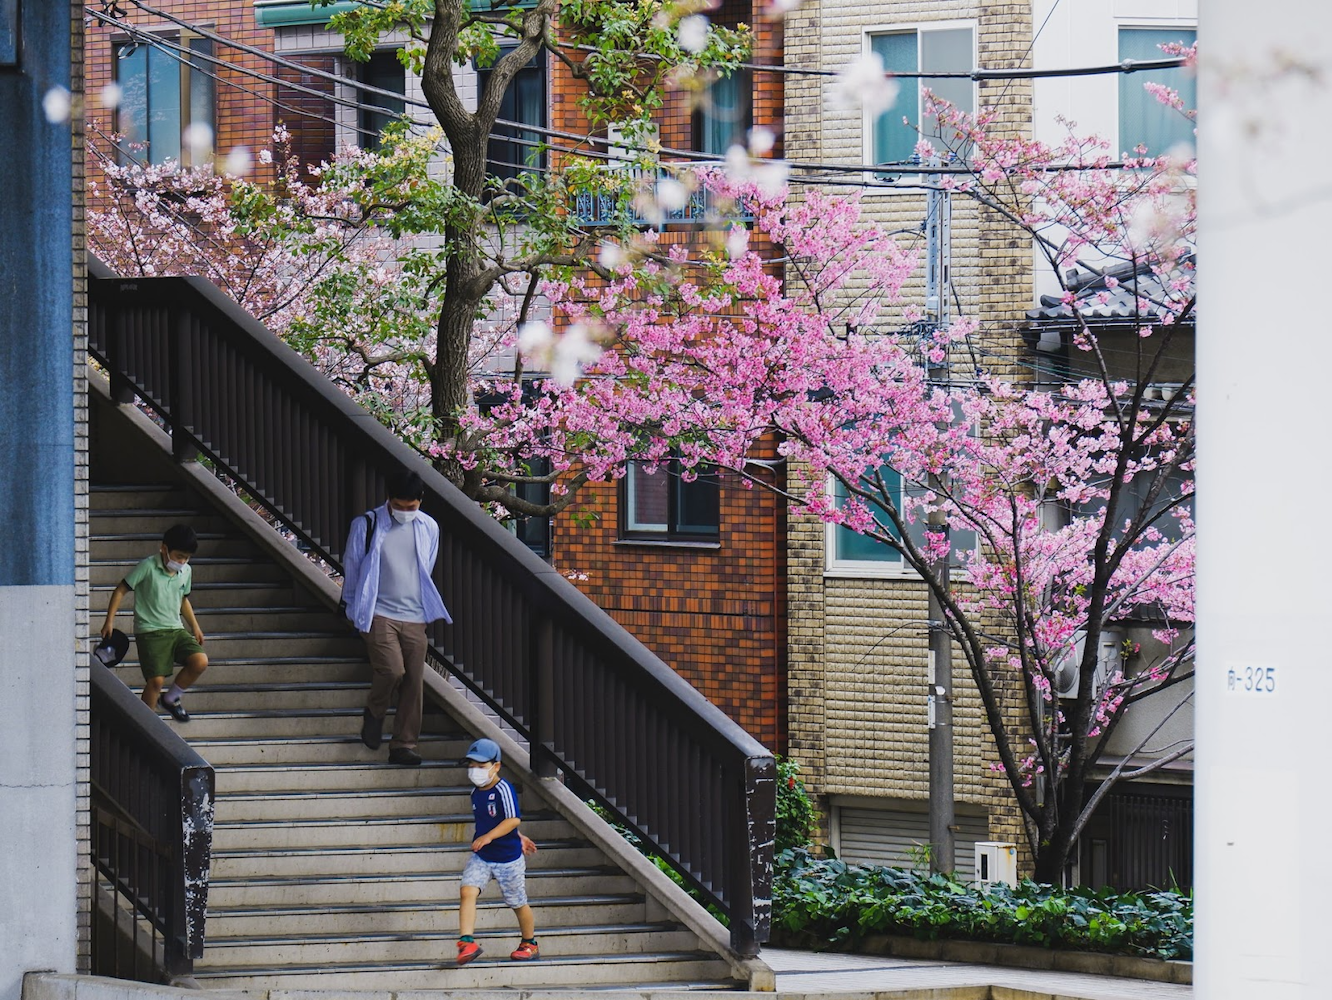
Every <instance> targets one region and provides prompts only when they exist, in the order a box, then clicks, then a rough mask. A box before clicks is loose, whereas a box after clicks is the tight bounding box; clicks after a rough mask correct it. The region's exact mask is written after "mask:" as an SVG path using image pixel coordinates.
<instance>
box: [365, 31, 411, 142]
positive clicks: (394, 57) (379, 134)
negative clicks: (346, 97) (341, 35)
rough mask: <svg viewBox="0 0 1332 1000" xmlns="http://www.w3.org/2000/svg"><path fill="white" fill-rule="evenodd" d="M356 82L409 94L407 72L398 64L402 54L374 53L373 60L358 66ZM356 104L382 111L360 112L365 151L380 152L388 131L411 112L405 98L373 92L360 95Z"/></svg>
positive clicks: (391, 52) (386, 51)
mask: <svg viewBox="0 0 1332 1000" xmlns="http://www.w3.org/2000/svg"><path fill="white" fill-rule="evenodd" d="M356 78H357V80H359V81H360V82H361V83H364V84H365V85H366V86H369V87H378V88H379V89H380V90H391V91H393V93H395V94H401V95H405V94H406V93H407V71H406V69H405V68H404V67H403V65H402V63H401V62H399V61H398V53H397V52H396V51H394V50H391V49H384V50H382V51H379V52H375V53H372V54H371V56H370V58H369V60H368V61H366V62H363V63H358V64H357V69H356ZM356 100H357V102H358V103H360V104H361V105H372V106H373V107H374V108H377V109H382V110H371V109H370V108H368V107H364V106H363V107H361V108H360V109H359V111H358V112H357V122H356V124H357V126H358V127H359V128H360V130H361V131H360V132H359V133H357V140H356V142H357V145H359V146H360V147H361V148H362V149H379V147H380V146H381V145H382V144H383V135H384V129H386V128H388V126H389V124H390V123H392V122H394V121H396V120H397V119H398V118H400V117H401V116H402V114H403V113H404V112H405V111H406V110H407V103H406V102H405V101H404V100H403V98H402V97H388V96H386V95H384V94H374V93H370V92H369V91H364V90H358V91H356Z"/></svg>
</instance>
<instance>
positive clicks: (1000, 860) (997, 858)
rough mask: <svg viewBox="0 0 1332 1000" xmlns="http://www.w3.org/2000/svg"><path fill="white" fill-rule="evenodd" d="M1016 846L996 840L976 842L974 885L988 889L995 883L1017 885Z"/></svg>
mask: <svg viewBox="0 0 1332 1000" xmlns="http://www.w3.org/2000/svg"><path fill="white" fill-rule="evenodd" d="M1017 880H1018V877H1017V845H1016V844H1005V843H1003V842H1002V841H998V840H978V841H976V884H977V885H978V886H980V888H982V889H988V888H989V887H990V886H992V885H994V884H995V883H997V882H1007V883H1008V884H1009V885H1017Z"/></svg>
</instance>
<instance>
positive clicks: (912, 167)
mask: <svg viewBox="0 0 1332 1000" xmlns="http://www.w3.org/2000/svg"><path fill="white" fill-rule="evenodd" d="M130 2H132V3H134V4H135V5H136V6H137V7H139V8H140V9H142V10H143V11H144V12H145V13H152V14H154V15H155V16H161V17H164V18H166V19H167V20H170V21H171V22H172V23H174V24H177V25H178V26H180V27H184V28H188V29H189V30H190V31H191V32H194V33H197V34H199V35H201V36H202V37H206V38H209V39H211V40H213V41H215V42H218V43H219V44H222V45H225V46H227V47H230V48H235V49H237V50H238V51H243V52H247V53H249V54H251V55H255V56H257V57H259V58H262V59H265V60H267V61H269V62H271V63H273V64H274V65H279V66H283V67H285V68H289V69H294V70H297V71H299V72H301V73H306V74H309V75H312V76H315V77H318V78H321V79H326V80H329V81H330V82H334V83H338V84H342V85H344V86H347V87H352V88H355V89H359V90H363V91H368V92H371V93H374V94H377V95H382V96H387V97H391V98H392V99H393V100H395V101H401V102H402V103H404V104H410V105H411V106H413V107H423V108H427V109H429V104H428V103H427V102H424V101H419V100H416V99H414V98H409V97H406V96H405V95H402V94H398V93H397V92H395V91H390V90H385V89H383V88H379V87H373V86H371V85H369V84H365V83H363V82H361V81H359V80H355V79H353V78H349V77H345V76H341V75H338V74H334V73H328V72H326V71H323V70H319V69H317V68H315V67H310V66H305V65H302V64H300V63H297V62H293V61H291V60H288V59H284V58H282V57H281V56H277V55H276V54H273V53H268V52H265V51H264V50H262V49H258V48H255V47H253V46H248V45H244V44H242V43H239V42H236V41H235V40H234V39H231V38H228V37H227V36H225V35H221V34H219V33H217V32H214V31H211V30H210V29H208V28H206V27H203V26H202V25H197V24H195V23H194V22H191V21H188V20H185V19H183V18H178V17H175V16H174V15H168V14H165V13H163V12H161V11H159V10H158V9H157V8H155V7H152V6H150V5H148V4H145V3H143V2H142V0H130ZM85 10H86V11H87V12H88V13H89V14H90V15H92V16H93V17H95V18H97V19H98V20H100V21H102V22H103V23H107V24H114V25H116V26H118V27H120V28H121V29H123V30H126V31H128V32H129V33H131V34H133V35H135V36H136V37H140V38H142V39H143V40H144V41H145V42H147V43H149V44H155V45H158V46H162V45H169V46H171V47H172V48H174V49H177V50H179V51H181V52H183V53H185V54H186V55H196V56H199V57H201V58H205V59H207V60H208V61H210V62H213V63H214V64H217V65H222V66H226V67H228V68H230V69H232V70H235V71H236V72H239V73H243V74H246V75H249V76H252V77H254V78H256V79H259V80H263V81H264V82H267V83H271V84H273V85H274V86H278V87H287V88H289V89H292V90H295V91H297V92H299V93H304V94H307V95H311V96H314V97H318V98H320V99H322V100H327V101H330V102H332V103H334V104H336V105H339V106H343V107H349V108H355V109H357V110H368V111H371V112H372V113H376V114H383V115H388V116H393V117H397V112H396V111H395V110H394V109H392V108H386V107H383V106H381V105H372V104H366V103H364V102H360V101H356V100H352V99H348V98H345V97H338V96H336V95H332V94H327V93H324V92H322V91H318V90H314V89H312V88H309V87H304V86H302V85H300V84H297V83H293V82H291V81H285V80H282V79H280V78H277V77H273V76H270V75H268V74H265V73H261V72H259V71H258V70H254V69H251V68H249V67H246V66H242V65H240V64H238V63H234V62H230V61H228V60H225V59H222V58H221V57H218V56H213V55H205V54H203V53H196V52H192V51H191V50H186V49H184V48H183V47H181V46H178V45H174V44H173V43H170V42H167V41H166V40H164V39H161V38H160V37H159V36H157V35H155V34H154V33H153V32H151V31H148V30H146V29H143V28H138V27H135V26H132V25H129V24H127V23H126V22H123V21H120V20H117V19H115V18H113V17H110V16H108V15H105V14H103V13H101V12H100V11H97V10H95V9H94V8H91V7H85ZM1151 62H1152V64H1153V65H1155V64H1156V63H1162V64H1165V63H1171V64H1172V65H1173V64H1182V63H1183V60H1152V61H1151ZM1145 66H1146V63H1145V62H1144V63H1142V64H1141V66H1140V67H1139V68H1144V67H1145ZM1106 69H1107V68H1106V67H1091V68H1084V69H1083V70H1077V71H1071V70H1070V71H1048V72H1049V73H1054V74H1056V75H1058V74H1061V73H1062V74H1064V75H1087V74H1088V73H1089V72H1091V71H1092V70H1097V71H1099V70H1106ZM1121 70H1122V67H1121ZM1123 71H1126V72H1127V71H1128V70H1123ZM819 72H825V71H819ZM826 72H829V73H831V72H832V71H826ZM834 75H835V74H834ZM917 75H922V74H917ZM923 75H924V76H928V77H938V76H946V74H938V73H929V74H923ZM960 75H961V76H963V77H967V78H970V76H971V74H960ZM986 78H987V79H991V78H993V79H1002V77H986ZM296 113H300V112H296ZM402 117H404V118H405V120H407V121H408V123H409V124H411V125H412V126H414V127H418V128H429V127H432V125H431V123H429V122H424V121H421V120H419V119H414V118H406V116H402ZM324 120H326V121H327V120H328V119H324ZM335 124H337V123H335ZM495 124H496V125H498V126H503V127H505V128H511V129H521V130H523V131H526V132H531V133H534V134H537V135H542V136H545V137H548V138H559V139H567V140H571V141H575V142H578V143H580V144H582V143H587V144H589V145H593V146H603V147H606V149H607V150H609V149H610V148H611V147H615V148H617V149H620V150H624V151H626V152H632V153H638V154H644V155H652V156H660V155H664V156H667V157H675V158H678V159H679V160H680V161H682V162H688V163H690V164H697V163H698V162H699V161H703V162H716V163H718V164H721V163H722V162H724V161H725V159H726V157H725V156H724V155H722V154H709V153H702V152H699V151H697V150H687V149H678V148H673V147H656V148H650V147H647V146H641V145H637V144H633V143H625V142H623V141H612V140H611V139H609V138H602V137H600V136H591V135H582V134H578V133H573V132H566V131H562V130H559V129H552V128H549V127H546V126H540V125H535V124H531V123H526V122H516V121H510V120H508V119H501V118H497V119H496V121H495ZM357 130H358V131H361V132H362V133H365V132H366V130H364V129H359V128H358V129H357ZM490 137H491V138H500V139H506V140H508V141H514V140H513V139H512V138H511V137H509V136H502V135H496V134H495V133H491V135H490ZM550 148H552V149H554V148H555V147H553V146H552V147H550ZM559 151H561V152H568V153H571V154H574V155H584V156H591V157H593V158H597V159H608V160H622V159H623V157H622V156H617V155H614V154H611V153H609V152H607V153H601V152H599V151H596V150H592V149H582V148H579V149H573V150H567V149H566V150H559ZM773 162H782V163H784V164H785V165H786V167H787V168H788V169H790V170H798V171H830V172H841V173H849V174H854V173H865V174H874V173H884V172H891V171H892V170H895V169H897V168H901V169H902V171H903V172H904V173H911V174H917V175H923V176H933V175H950V174H956V175H969V174H972V173H973V171H972V170H970V169H969V168H967V167H945V166H939V167H932V166H926V165H921V164H916V163H911V162H908V161H893V162H886V163H880V164H864V163H860V164H838V163H827V162H824V163H809V162H805V161H799V160H782V161H773ZM1123 168H1124V164H1123V162H1122V161H1112V162H1108V163H1106V164H1103V165H1102V164H1098V165H1097V166H1096V167H1089V166H1088V165H1086V164H1045V165H1042V166H1040V167H1039V168H1036V169H1039V170H1040V172H1044V173H1057V172H1067V171H1083V170H1089V169H1110V170H1118V169H1123ZM854 186H866V187H878V186H890V187H891V186H902V185H895V184H892V183H888V184H881V183H873V182H867V183H865V184H863V185H854ZM907 186H914V185H907Z"/></svg>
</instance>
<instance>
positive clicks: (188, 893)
mask: <svg viewBox="0 0 1332 1000" xmlns="http://www.w3.org/2000/svg"><path fill="white" fill-rule="evenodd" d="M214 780H215V778H214V772H213V769H212V768H211V767H191V768H186V769H185V770H183V771H182V772H181V775H180V786H181V787H180V793H181V810H180V817H181V822H180V828H181V853H180V866H181V872H182V874H183V875H184V878H183V879H182V882H183V885H184V887H185V899H184V904H185V906H184V910H183V911H182V914H181V917H182V925H183V927H182V929H183V931H184V935H185V936H184V941H185V944H186V949H187V950H186V956H187V957H188V958H190V959H195V958H202V957H203V951H204V920H205V917H206V915H207V907H208V876H209V869H210V867H211V866H212V854H213V850H212V849H213V782H214Z"/></svg>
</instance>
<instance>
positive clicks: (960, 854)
mask: <svg viewBox="0 0 1332 1000" xmlns="http://www.w3.org/2000/svg"><path fill="white" fill-rule="evenodd" d="M836 808H837V818H838V833H839V836H838V840H839V841H840V843H839V846H838V852H837V854H838V857H840V858H841V859H842V860H843V861H846V862H848V863H854V864H862V865H863V864H871V865H892V866H893V867H895V868H911V867H912V865H913V864H914V863H915V862H913V860H912V858H911V850H912V848H913V847H915V846H916V845H917V844H927V843H929V840H930V817H929V814H928V813H923V812H916V811H914V810H908V809H877V808H870V807H866V806H850V805H842V806H837V807H836ZM957 826H958V831H957V833H956V834H955V835H954V844H955V852H954V856H955V858H956V860H955V862H954V867H955V870H956V871H957V874H958V875H960V876H962V877H963V878H964V879H967V880H968V881H969V880H971V879H973V878H975V877H976V842H977V841H979V840H989V839H990V828H989V823H988V821H987V820H986V818H985V817H984V816H977V815H971V814H962V813H959V814H958V815H957Z"/></svg>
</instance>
